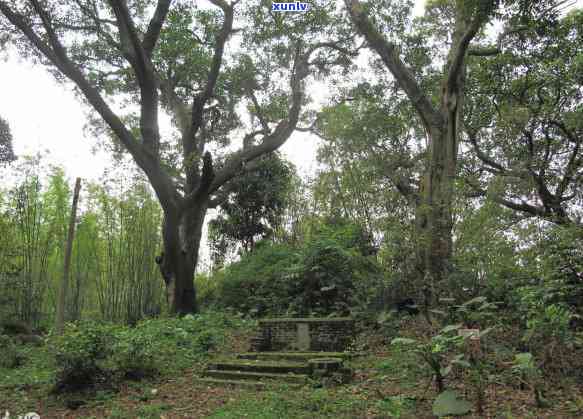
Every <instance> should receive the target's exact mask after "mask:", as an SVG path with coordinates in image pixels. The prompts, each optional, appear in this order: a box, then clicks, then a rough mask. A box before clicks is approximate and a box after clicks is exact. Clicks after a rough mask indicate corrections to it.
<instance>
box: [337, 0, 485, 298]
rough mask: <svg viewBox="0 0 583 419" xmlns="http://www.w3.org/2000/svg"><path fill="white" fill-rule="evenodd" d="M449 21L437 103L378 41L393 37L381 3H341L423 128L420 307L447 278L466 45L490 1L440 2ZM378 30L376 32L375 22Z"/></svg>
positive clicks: (392, 48) (396, 48) (395, 47)
mask: <svg viewBox="0 0 583 419" xmlns="http://www.w3.org/2000/svg"><path fill="white" fill-rule="evenodd" d="M444 3H445V6H446V9H448V10H449V11H450V12H451V13H450V14H452V15H453V22H452V24H451V26H450V27H447V28H445V29H446V32H447V33H448V34H449V39H450V47H449V50H448V52H447V56H446V59H445V63H444V68H443V76H442V78H441V83H440V90H439V93H438V97H437V100H435V101H432V98H431V96H429V95H428V92H427V91H425V90H424V88H423V86H422V85H421V83H420V78H419V77H418V76H417V75H416V74H414V73H413V71H411V69H410V68H409V67H408V65H407V64H406V63H405V62H404V61H403V59H402V58H401V55H400V45H399V43H398V42H397V41H395V40H394V39H391V38H387V37H386V36H385V35H383V30H386V31H387V33H388V34H389V35H394V34H395V30H394V28H393V27H391V24H392V23H394V22H393V21H391V19H392V17H391V16H389V15H390V14H389V13H386V10H388V9H389V6H390V5H388V4H387V3H386V2H374V4H373V3H372V2H369V3H366V4H365V3H362V2H360V1H359V0H345V4H346V8H347V10H348V13H349V15H350V18H351V20H352V22H353V23H354V25H355V26H356V27H357V29H358V31H359V32H360V33H361V34H362V35H363V36H364V37H365V39H366V41H367V42H368V45H369V47H370V49H372V50H373V51H374V52H375V53H376V54H377V55H378V57H379V58H380V59H381V60H382V62H383V64H384V66H385V67H386V69H387V70H388V71H389V72H390V73H391V74H392V75H393V77H394V78H395V79H396V81H397V83H398V85H399V87H400V88H401V89H402V90H403V91H404V92H405V94H406V95H407V97H408V99H409V100H410V101H411V104H412V105H413V107H414V108H415V111H416V113H417V115H418V117H419V119H420V120H421V123H422V124H423V127H424V129H425V133H426V136H427V138H428V143H429V150H428V158H427V167H426V171H425V174H424V177H423V181H422V186H421V191H422V194H421V196H422V206H421V209H422V212H421V213H420V214H419V215H418V217H417V222H418V228H419V232H420V234H421V236H422V240H421V248H420V250H419V253H420V256H419V260H420V261H423V270H424V275H425V279H426V281H427V283H426V290H425V298H426V306H428V305H429V303H430V300H431V298H432V297H431V293H432V290H431V289H432V287H433V285H434V284H439V283H440V282H441V280H442V279H444V278H445V277H446V276H447V272H448V270H449V262H450V258H451V255H452V226H453V218H452V203H453V199H454V178H455V175H456V169H457V155H458V143H459V133H460V127H461V118H462V112H463V103H464V87H465V81H466V71H465V61H466V56H467V54H468V50H469V49H470V43H471V42H472V40H473V39H474V38H475V37H476V35H477V34H478V32H479V31H480V29H481V28H482V27H483V26H484V24H485V23H486V22H488V20H489V18H490V17H491V15H492V12H493V10H494V8H495V7H496V1H492V0H477V1H471V2H468V1H461V0H456V1H455V2H453V1H452V2H444ZM379 20H380V21H381V22H382V25H383V28H382V29H379V27H378V23H377V21H379Z"/></svg>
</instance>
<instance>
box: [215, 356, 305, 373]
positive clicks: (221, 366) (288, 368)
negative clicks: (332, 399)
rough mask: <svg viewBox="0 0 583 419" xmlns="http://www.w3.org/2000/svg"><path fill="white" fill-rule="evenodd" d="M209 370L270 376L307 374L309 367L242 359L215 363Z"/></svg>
mask: <svg viewBox="0 0 583 419" xmlns="http://www.w3.org/2000/svg"><path fill="white" fill-rule="evenodd" d="M208 369H209V370H221V371H247V372H258V373H272V374H288V373H296V374H309V373H310V367H309V365H308V364H306V363H290V362H286V363H283V362H269V361H261V360H248V359H242V360H240V361H236V360H234V361H228V362H215V363H213V364H211V365H209V366H208Z"/></svg>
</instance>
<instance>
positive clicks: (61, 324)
mask: <svg viewBox="0 0 583 419" xmlns="http://www.w3.org/2000/svg"><path fill="white" fill-rule="evenodd" d="M80 190H81V178H77V180H76V182H75V191H74V192H73V205H72V207H71V218H70V219H69V233H68V235H67V247H66V248H65V261H64V266H63V280H62V281H61V288H60V289H59V299H58V300H57V318H56V328H57V334H59V335H62V334H63V330H64V328H65V305H66V302H67V288H68V287H69V267H70V265H71V253H72V251H73V239H74V237H75V220H76V218H77V203H78V202H79V191H80Z"/></svg>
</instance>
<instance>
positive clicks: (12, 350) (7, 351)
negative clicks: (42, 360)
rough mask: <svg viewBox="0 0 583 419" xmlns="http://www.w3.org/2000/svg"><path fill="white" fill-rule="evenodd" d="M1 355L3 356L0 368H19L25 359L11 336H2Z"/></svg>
mask: <svg viewBox="0 0 583 419" xmlns="http://www.w3.org/2000/svg"><path fill="white" fill-rule="evenodd" d="M0 353H1V354H2V356H0V368H8V369H12V368H17V367H19V366H20V365H22V362H23V361H24V357H23V356H22V354H21V353H20V352H19V351H18V348H17V346H16V345H15V344H14V341H13V340H12V339H10V337H9V336H6V335H0Z"/></svg>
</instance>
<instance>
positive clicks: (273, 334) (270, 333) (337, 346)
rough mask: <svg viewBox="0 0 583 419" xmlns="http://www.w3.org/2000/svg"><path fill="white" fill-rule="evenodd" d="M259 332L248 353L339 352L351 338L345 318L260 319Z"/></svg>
mask: <svg viewBox="0 0 583 419" xmlns="http://www.w3.org/2000/svg"><path fill="white" fill-rule="evenodd" d="M259 328H260V331H259V334H258V335H257V337H256V338H255V339H253V341H252V348H251V350H252V351H318V352H319V351H326V352H342V351H345V350H346V349H347V348H348V345H349V344H350V343H351V342H352V339H353V338H354V320H353V319H352V318H349V317H336V318H297V319H296V318H279V319H278V318H275V319H264V320H260V321H259Z"/></svg>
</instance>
